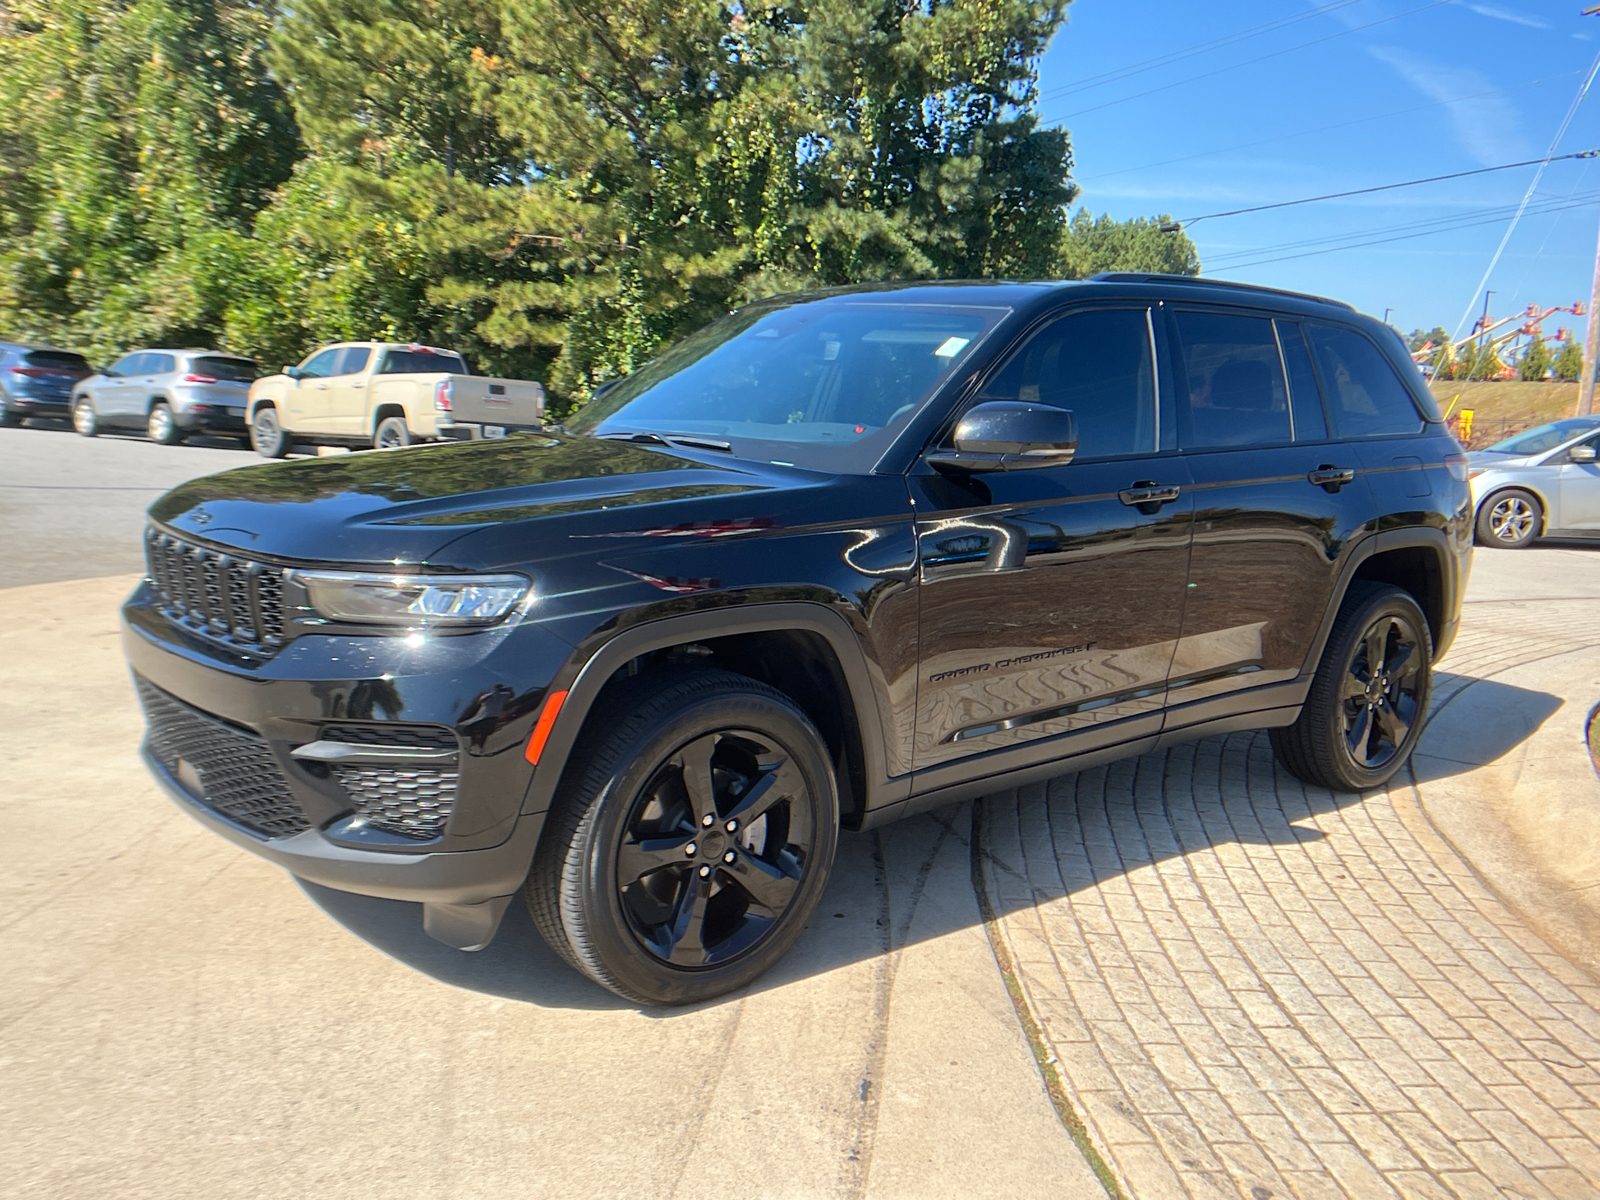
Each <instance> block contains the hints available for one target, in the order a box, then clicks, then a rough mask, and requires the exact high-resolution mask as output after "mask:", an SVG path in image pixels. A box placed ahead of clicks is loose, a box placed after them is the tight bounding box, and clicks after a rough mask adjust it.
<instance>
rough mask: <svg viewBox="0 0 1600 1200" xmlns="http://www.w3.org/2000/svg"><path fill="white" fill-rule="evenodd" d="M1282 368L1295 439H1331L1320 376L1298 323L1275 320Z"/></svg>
mask: <svg viewBox="0 0 1600 1200" xmlns="http://www.w3.org/2000/svg"><path fill="white" fill-rule="evenodd" d="M1274 324H1275V325H1276V326H1277V327H1278V349H1279V350H1281V351H1282V352H1283V369H1284V372H1285V374H1287V375H1288V376H1289V412H1290V414H1291V415H1292V416H1293V417H1294V440H1295V441H1297V442H1320V441H1322V440H1323V439H1324V438H1326V437H1327V436H1328V417H1327V414H1326V413H1324V412H1323V411H1322V396H1321V394H1320V393H1319V392H1318V391H1317V373H1316V372H1315V371H1313V370H1312V369H1311V352H1310V351H1309V350H1307V349H1306V338H1305V334H1304V333H1302V332H1301V331H1300V325H1299V322H1297V321H1275V322H1274Z"/></svg>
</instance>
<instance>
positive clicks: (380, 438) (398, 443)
mask: <svg viewBox="0 0 1600 1200" xmlns="http://www.w3.org/2000/svg"><path fill="white" fill-rule="evenodd" d="M415 441H416V438H414V437H412V436H411V430H410V428H409V427H408V426H407V425H406V419H405V418H404V417H385V418H384V419H383V420H382V421H380V422H378V428H377V430H376V431H375V432H374V433H373V435H372V448H373V449H374V450H403V449H405V448H406V447H407V446H409V445H411V444H413V443H414V442H415Z"/></svg>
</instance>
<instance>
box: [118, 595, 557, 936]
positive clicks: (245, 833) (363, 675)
mask: <svg viewBox="0 0 1600 1200" xmlns="http://www.w3.org/2000/svg"><path fill="white" fill-rule="evenodd" d="M495 635H498V636H495ZM122 642H123V649H124V652H125V653H126V655H127V658H128V661H129V665H130V666H131V668H132V670H133V673H134V678H135V682H136V684H137V685H138V689H139V692H140V695H141V699H142V700H143V701H144V703H145V708H146V714H147V717H148V718H149V721H150V727H149V729H150V736H149V737H148V738H147V740H146V743H145V746H144V759H145V764H146V766H148V767H149V769H150V772H151V774H152V775H153V776H154V777H155V778H156V780H157V781H158V782H159V783H160V784H161V785H162V787H163V788H165V790H166V791H167V792H168V793H169V794H170V795H171V796H172V798H173V799H174V800H175V801H176V802H177V803H178V805H179V806H180V807H181V808H183V809H184V811H186V812H188V813H189V814H190V815H191V816H193V817H195V818H196V819H197V820H199V821H200V822H201V823H202V824H204V825H205V826H207V827H208V828H210V829H212V830H213V831H215V832H216V833H218V834H219V835H221V836H222V837H224V838H226V839H228V840H229V841H230V842H232V843H234V844H235V845H237V846H240V847H243V848H244V849H246V850H249V851H250V852H251V853H253V854H256V855H258V856H260V857H262V858H264V859H267V860H268V861H269V862H273V863H276V864H277V865H278V866H281V867H283V868H284V869H285V870H287V871H289V872H291V873H292V874H294V875H296V876H299V877H300V878H302V879H306V880H310V881H311V882H314V883H318V884H321V885H323V886H326V887H331V888H335V889H338V890H341V891H347V892H355V893H359V894H362V895H368V896H378V897H383V898H386V899H392V900H409V901H420V902H422V903H423V904H424V905H428V906H431V907H430V908H429V909H428V910H425V911H427V912H429V913H430V914H432V913H433V911H434V909H435V908H441V906H443V907H449V906H475V905H485V904H492V903H494V902H496V901H497V899H498V898H503V897H506V896H509V895H511V894H512V893H514V892H515V891H516V890H517V888H518V887H519V886H520V885H521V884H522V881H523V879H524V878H525V877H526V876H527V873H528V867H529V865H530V863H531V861H532V857H533V851H534V848H535V846H536V845H537V842H538V838H539V833H540V830H541V829H542V827H543V824H544V813H543V812H530V813H524V812H523V811H522V809H523V801H524V798H525V797H526V795H527V793H528V785H529V783H530V782H531V779H532V774H533V768H532V767H531V766H529V764H528V763H527V761H526V760H525V759H524V758H523V755H522V749H523V747H524V746H525V745H526V743H527V738H528V735H529V733H530V732H531V728H532V724H533V721H534V720H535V719H536V716H537V709H538V707H539V704H540V703H541V702H542V699H543V690H542V685H541V686H539V687H535V688H533V689H531V690H526V689H523V688H522V687H521V686H520V685H519V682H518V677H519V676H520V675H522V674H523V673H524V672H526V673H529V674H532V675H534V676H539V675H543V676H544V678H545V680H546V682H548V679H549V678H551V677H553V676H554V674H555V672H556V670H558V669H559V667H560V666H561V664H562V663H564V662H565V660H566V658H567V656H568V655H569V654H570V653H571V648H570V647H569V646H567V644H566V643H565V642H562V641H560V639H558V638H556V637H554V635H552V634H549V633H548V632H546V631H544V630H543V629H542V628H540V627H538V626H537V625H525V626H522V627H517V628H511V629H505V630H497V631H492V634H491V636H489V637H485V636H484V635H482V634H477V635H467V636H462V637H455V638H439V639H437V643H436V644H434V645H432V646H424V647H421V648H420V649H419V648H414V647H407V646H406V645H405V643H404V639H399V638H378V637H369V638H338V637H331V636H322V635H311V636H302V637H300V638H298V639H296V640H294V641H292V642H290V643H289V644H288V645H287V646H285V647H283V648H282V649H281V650H279V651H278V652H277V654H276V655H275V656H273V657H271V658H267V659H264V660H263V659H262V658H260V657H257V658H256V659H255V660H253V661H245V660H244V659H243V658H241V657H240V656H239V655H237V654H236V653H235V652H233V651H231V650H229V649H227V648H225V647H221V646H216V645H213V644H208V643H207V642H206V640H205V639H203V638H201V637H199V636H198V635H196V634H193V633H191V632H190V631H188V630H185V629H182V628H180V627H177V626H175V625H173V624H172V623H171V622H169V621H168V620H166V618H165V617H164V616H162V614H161V613H160V612H159V611H158V610H157V609H156V608H155V606H154V604H153V602H152V596H151V591H150V588H149V585H148V584H144V585H141V586H140V588H139V589H138V590H137V591H136V592H135V593H134V595H133V596H132V597H130V599H129V600H128V602H127V603H126V604H125V605H124V607H123V624H122ZM513 667H521V668H522V670H521V671H517V672H515V673H513V670H512V668H513ZM519 693H521V694H523V695H525V697H526V699H525V701H524V702H523V703H520V704H519V703H517V699H516V698H517V695H518V694H519ZM161 706H166V707H168V708H170V709H174V710H179V711H180V712H181V714H182V719H183V720H186V721H188V722H190V726H191V728H190V730H189V731H188V732H189V734H190V736H189V738H188V741H187V742H185V741H184V739H183V738H182V737H179V738H176V739H175V738H174V737H173V736H172V731H171V729H170V728H169V727H163V726H162V725H161V724H160V723H159V719H158V710H159V708H160V707H161ZM400 718H403V719H400ZM195 726H199V727H200V731H201V732H200V736H199V739H198V740H196V738H195V737H194V736H193V727H195ZM418 729H431V730H433V731H435V732H436V733H437V734H438V735H439V737H440V738H442V739H443V743H444V744H453V745H454V746H455V747H456V750H457V753H455V754H454V756H453V761H452V762H451V763H450V764H449V770H450V771H451V772H452V773H453V775H452V782H451V789H452V795H453V809H452V810H451V811H450V812H449V814H448V818H447V820H446V822H445V823H444V824H443V825H442V827H441V828H440V829H439V830H438V831H436V833H435V835H434V836H432V837H428V836H421V837H418V836H416V834H415V832H414V831H413V836H410V837H401V836H397V835H395V834H393V833H389V832H385V829H384V828H383V826H382V821H381V820H377V821H374V822H372V823H368V821H367V815H368V814H367V813H366V811H365V810H364V809H363V808H362V807H361V805H362V803H363V802H364V797H363V794H362V793H360V792H358V791H355V790H352V789H351V786H350V785H349V784H348V783H347V782H345V780H347V779H348V778H349V776H345V775H341V774H340V771H339V768H335V769H333V770H331V771H330V769H328V768H327V767H325V766H323V765H322V764H320V763H317V762H315V761H308V760H305V759H303V758H301V757H297V756H296V755H295V754H294V751H295V750H296V749H297V748H304V747H305V746H307V745H308V744H310V743H313V742H319V741H326V740H329V739H330V738H331V739H332V740H336V741H341V742H343V741H345V740H347V739H350V738H352V737H358V738H359V737H360V736H362V735H363V734H370V735H372V736H373V738H374V741H373V745H375V746H378V747H380V753H381V747H383V746H386V745H396V744H403V743H404V742H405V741H406V736H404V735H405V734H406V731H415V730H418ZM352 730H353V731H354V733H352V732H350V731H352ZM208 731H209V733H210V734H212V735H215V736H214V737H213V739H212V743H211V744H207V743H206V742H205V738H206V736H207V734H208ZM341 731H342V732H341ZM389 733H395V734H396V735H397V738H398V740H395V739H390V740H388V741H385V736H386V735H388V734H389ZM452 735H453V737H452ZM218 739H221V740H222V741H226V740H227V739H232V742H233V743H235V744H236V745H237V746H242V747H243V748H244V751H245V753H243V754H242V755H240V754H233V753H232V750H233V749H234V747H231V746H223V747H221V748H220V749H219V747H218V746H217V745H216V744H215V743H216V742H217V740H218ZM186 745H187V746H195V747H198V749H196V750H188V749H183V747H184V746H186ZM175 747H176V749H175ZM208 754H209V755H210V756H211V757H210V759H209V760H208V759H207V757H206V756H207V755H208ZM230 754H232V757H231V760H229V755H230ZM183 755H187V756H188V757H183ZM191 760H192V761H191ZM196 764H198V766H197V765H196ZM402 768H403V764H402ZM374 770H380V769H378V768H374ZM225 772H231V774H229V775H226V776H225V774H224V773H225ZM381 773H383V774H385V777H386V786H387V787H388V800H386V801H385V802H384V803H385V804H387V805H388V806H389V807H387V808H383V809H382V810H381V813H380V816H382V815H383V814H387V815H388V816H392V817H393V816H397V815H398V814H399V813H400V811H401V810H400V807H396V806H394V804H393V798H394V795H395V777H396V776H398V777H399V778H400V782H399V784H398V787H399V788H400V789H402V791H401V795H402V798H404V796H405V795H406V793H405V792H404V790H403V789H405V788H406V787H408V786H415V785H414V776H415V774H416V773H415V772H408V771H405V770H404V769H396V770H395V771H393V772H381ZM207 776H210V779H211V781H212V782H211V783H208V782H207ZM407 776H412V777H413V779H412V782H411V783H408V782H407V781H406V777H407ZM224 778H227V779H228V783H227V786H228V787H229V788H232V789H233V795H231V796H228V795H219V794H218V791H219V789H221V788H222V786H223V785H222V784H220V783H217V782H216V781H219V780H223V779H224ZM252 788H253V789H254V790H253V791H252V790H251V789H252ZM241 790H242V791H243V792H244V793H245V794H246V796H247V799H246V802H245V803H244V804H242V805H241V804H239V803H235V802H234V801H235V800H237V795H238V794H239V793H240V792H241ZM435 794H437V793H436V792H435ZM411 795H412V796H413V797H414V796H415V793H411ZM256 798H262V799H261V802H260V804H259V805H258V804H257V799H256ZM252 806H256V807H255V808H253V807H252ZM262 806H265V810H266V811H267V812H268V816H267V817H266V818H263V817H262V816H261V813H260V811H257V809H260V808H262ZM409 807H410V809H411V810H412V811H413V812H414V811H415V809H416V807H417V806H416V805H414V804H413V805H410V806H409ZM285 815H287V816H288V817H289V818H290V819H287V820H285V819H281V818H283V817H284V816H285ZM426 832H427V831H426V829H424V834H425V833H426ZM500 907H501V908H503V904H501V905H500ZM497 916H498V913H496V917H497ZM433 924H434V922H432V921H431V917H430V925H429V927H430V931H433ZM457 924H459V922H457ZM491 932H492V927H491ZM444 940H447V941H452V944H459V945H463V946H464V947H465V946H466V945H468V944H469V943H470V941H471V939H468V940H467V941H458V940H455V939H453V938H446V939H444Z"/></svg>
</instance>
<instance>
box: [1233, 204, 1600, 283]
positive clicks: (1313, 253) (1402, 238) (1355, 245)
mask: <svg viewBox="0 0 1600 1200" xmlns="http://www.w3.org/2000/svg"><path fill="white" fill-rule="evenodd" d="M1593 203H1594V199H1593V198H1592V197H1586V198H1584V199H1582V200H1574V201H1572V202H1571V203H1567V204H1550V205H1547V206H1543V207H1540V208H1539V209H1537V210H1536V211H1537V212H1540V213H1548V212H1561V211H1563V210H1565V209H1572V208H1583V207H1585V206H1587V205H1590V204H1593ZM1503 216H1504V214H1503V213H1500V214H1497V215H1495V216H1492V217H1479V218H1475V219H1473V220H1469V221H1458V222H1456V223H1455V224H1452V225H1441V226H1439V227H1438V228H1436V229H1424V230H1421V231H1420V232H1416V233H1401V234H1396V235H1395V236H1394V237H1383V238H1372V239H1370V240H1368V241H1362V242H1352V243H1350V244H1349V245H1345V246H1327V247H1324V248H1323V249H1320V250H1307V251H1305V252H1303V253H1300V254H1283V255H1277V256H1275V257H1272V258H1258V259H1252V260H1251V261H1249V262H1241V263H1228V264H1227V265H1226V267H1225V269H1226V270H1229V271H1242V270H1244V269H1245V268H1246V267H1261V266H1265V265H1267V264H1268V263H1280V262H1291V261H1293V260H1295V259H1300V258H1315V257H1317V256H1318V255H1322V254H1336V253H1338V252H1339V251H1341V250H1362V249H1365V248H1367V247H1368V246H1386V245H1388V244H1390V243H1391V242H1406V241H1411V240H1412V239H1414V238H1422V237H1432V236H1433V235H1435V234H1439V233H1450V232H1451V231H1453V230H1456V229H1472V228H1474V227H1476V226H1479V225H1493V224H1495V223H1496V222H1497V221H1499V220H1501V219H1502V217H1503Z"/></svg>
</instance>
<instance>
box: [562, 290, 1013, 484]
mask: <svg viewBox="0 0 1600 1200" xmlns="http://www.w3.org/2000/svg"><path fill="white" fill-rule="evenodd" d="M1009 311H1010V310H1009V309H1005V308H986V307H979V306H975V305H947V304H932V303H911V302H896V301H893V300H878V299H875V298H866V297H862V296H833V297H828V298H826V299H821V300H810V301H806V300H792V299H791V300H785V301H768V302H764V303H758V304H753V305H750V306H749V307H748V308H744V309H741V310H740V311H738V312H736V313H734V314H732V315H731V316H727V317H724V318H722V319H721V320H720V321H717V322H714V323H713V324H711V325H708V326H707V327H706V328H704V329H702V330H700V331H699V332H698V333H694V334H691V335H690V336H689V337H687V338H685V339H684V340H683V341H681V342H679V343H678V344H677V345H675V346H673V347H672V348H671V349H669V350H667V351H666V352H664V353H663V354H662V355H661V356H660V357H659V358H657V359H656V360H655V361H654V362H652V363H650V364H648V365H647V366H645V367H644V368H643V369H642V370H640V371H638V372H636V373H635V374H633V375H629V376H628V377H626V378H625V379H623V380H622V381H621V382H619V383H618V384H617V385H616V386H615V387H612V388H611V389H609V390H608V391H606V392H605V394H604V395H602V396H600V397H598V398H596V399H595V400H592V401H590V402H589V404H588V405H586V406H585V407H584V408H582V409H580V410H579V411H578V413H577V414H576V415H575V416H574V417H573V418H572V419H571V420H569V421H568V422H566V428H567V429H568V430H570V431H571V432H573V433H586V434H594V435H598V436H601V437H605V436H607V435H611V436H620V435H628V434H657V435H662V436H672V435H676V434H683V435H687V436H689V437H692V438H699V439H712V440H714V441H721V442H726V443H727V444H728V446H729V447H730V448H731V449H732V451H733V453H735V454H737V455H739V456H741V457H744V458H756V459H763V460H766V461H769V462H775V463H778V464H780V465H782V466H798V467H804V468H808V469H811V470H818V471H829V472H833V473H845V474H863V473H865V472H868V471H870V470H871V469H872V467H873V465H874V464H875V463H876V462H877V461H878V459H879V457H881V456H882V454H883V452H884V450H886V449H887V448H888V446H889V443H890V442H891V441H893V440H894V437H895V435H896V434H898V433H899V432H900V430H902V429H903V428H905V425H906V422H908V421H909V420H910V419H911V417H912V415H913V414H914V413H915V412H916V411H917V409H918V408H920V407H921V405H922V404H923V403H924V402H925V401H926V400H927V399H928V398H929V397H930V396H931V395H932V394H933V392H934V390H935V389H936V388H937V387H938V386H939V385H940V384H942V383H943V382H945V380H947V379H949V378H950V377H951V375H952V374H953V373H954V372H955V371H956V370H957V369H958V368H959V367H960V365H961V363H962V362H963V361H965V360H966V358H967V357H968V356H969V355H970V354H971V353H972V351H973V350H974V349H975V348H976V347H977V345H978V343H979V342H980V341H982V339H983V337H984V335H985V334H987V333H988V332H989V331H990V330H991V329H993V328H994V327H995V326H996V325H997V324H998V323H999V322H1000V320H1001V318H1003V317H1004V316H1005V315H1006V314H1007V313H1008V312H1009Z"/></svg>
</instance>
